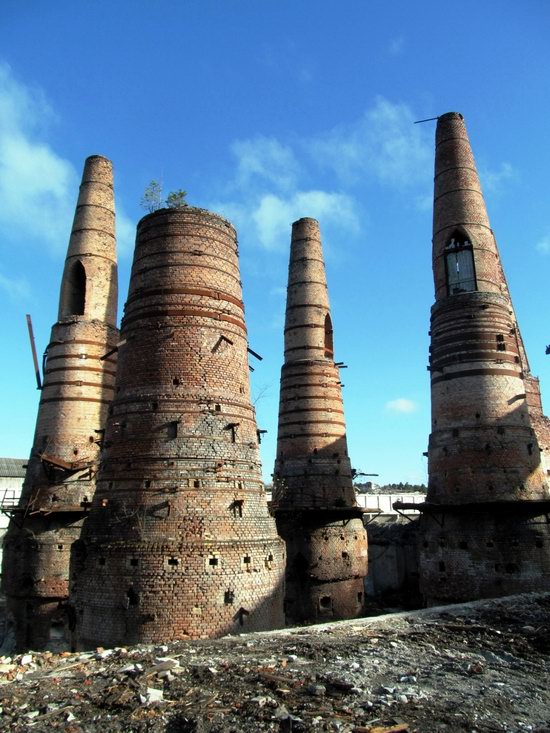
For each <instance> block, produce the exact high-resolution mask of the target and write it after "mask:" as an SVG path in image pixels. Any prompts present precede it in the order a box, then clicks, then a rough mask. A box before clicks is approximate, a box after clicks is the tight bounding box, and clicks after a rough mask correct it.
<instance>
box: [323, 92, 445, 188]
mask: <svg viewBox="0 0 550 733" xmlns="http://www.w3.org/2000/svg"><path fill="white" fill-rule="evenodd" d="M413 123H414V115H413V113H412V111H411V109H410V108H409V107H408V106H407V105H405V104H394V103H392V102H390V101H389V100H387V99H384V98H383V97H378V98H377V99H376V102H375V104H374V105H373V106H372V107H371V108H370V109H368V110H367V111H366V112H365V114H364V115H363V117H362V118H361V119H360V120H358V121H357V122H355V123H353V124H351V125H340V126H338V127H335V128H334V129H333V130H331V131H329V132H328V133H326V134H324V135H320V136H319V137H318V138H316V139H314V140H312V141H310V143H309V149H310V152H311V154H312V156H313V157H314V158H315V160H316V161H317V163H318V164H319V165H321V166H322V167H325V168H329V169H332V170H333V171H334V172H335V173H336V174H337V175H338V176H339V177H340V179H341V180H342V181H344V182H346V183H352V182H354V181H355V180H357V178H358V177H359V176H361V177H363V176H365V175H373V176H374V177H376V178H377V179H378V180H379V181H380V182H382V183H384V184H388V185H392V186H397V187H407V186H411V185H417V184H422V185H431V176H432V171H433V141H432V140H431V138H429V136H428V133H427V131H426V130H424V129H423V128H422V127H421V126H418V125H414V124H413Z"/></svg>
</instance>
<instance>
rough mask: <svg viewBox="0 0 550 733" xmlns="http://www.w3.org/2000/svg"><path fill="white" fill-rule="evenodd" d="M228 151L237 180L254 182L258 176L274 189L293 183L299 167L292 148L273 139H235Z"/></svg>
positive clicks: (242, 182)
mask: <svg viewBox="0 0 550 733" xmlns="http://www.w3.org/2000/svg"><path fill="white" fill-rule="evenodd" d="M231 150H232V152H233V154H234V155H235V157H236V158H237V183H238V185H240V186H241V187H248V186H250V185H254V184H255V182H257V180H258V179H260V180H262V181H263V182H267V183H269V184H272V185H274V186H275V187H277V188H281V189H289V188H292V187H293V186H295V185H296V179H297V176H298V171H299V166H298V162H297V160H296V158H295V156H294V153H293V151H292V150H291V148H289V147H288V146H286V145H283V144H282V143H280V142H279V141H278V140H276V139H275V138H267V137H256V138H254V139H251V140H237V141H236V142H235V143H233V145H232V147H231Z"/></svg>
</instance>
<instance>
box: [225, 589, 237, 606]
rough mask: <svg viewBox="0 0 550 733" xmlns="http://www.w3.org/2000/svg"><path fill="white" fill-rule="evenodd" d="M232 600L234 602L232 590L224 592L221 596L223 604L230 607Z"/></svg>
mask: <svg viewBox="0 0 550 733" xmlns="http://www.w3.org/2000/svg"><path fill="white" fill-rule="evenodd" d="M234 600H235V592H234V591H232V590H226V591H225V593H224V594H223V602H224V603H225V604H226V605H228V606H230V605H231V604H232V603H233V601H234Z"/></svg>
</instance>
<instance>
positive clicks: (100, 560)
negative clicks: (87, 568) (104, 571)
mask: <svg viewBox="0 0 550 733" xmlns="http://www.w3.org/2000/svg"><path fill="white" fill-rule="evenodd" d="M106 562H107V561H106V560H105V558H104V557H100V558H98V560H97V564H98V565H102V566H103V565H105V563H106Z"/></svg>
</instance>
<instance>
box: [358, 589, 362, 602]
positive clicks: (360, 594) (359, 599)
mask: <svg viewBox="0 0 550 733" xmlns="http://www.w3.org/2000/svg"><path fill="white" fill-rule="evenodd" d="M357 601H358V603H363V594H362V593H361V591H359V593H358V594H357Z"/></svg>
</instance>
